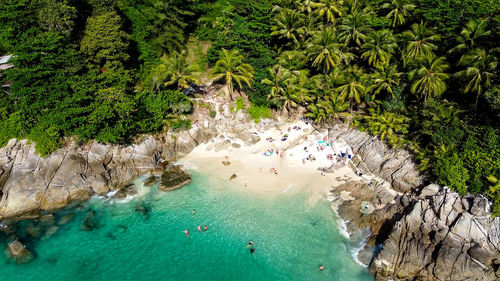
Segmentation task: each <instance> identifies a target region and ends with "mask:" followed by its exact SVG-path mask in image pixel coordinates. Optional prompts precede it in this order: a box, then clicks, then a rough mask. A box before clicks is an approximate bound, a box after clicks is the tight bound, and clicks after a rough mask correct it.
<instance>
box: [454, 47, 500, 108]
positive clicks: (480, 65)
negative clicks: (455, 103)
mask: <svg viewBox="0 0 500 281" xmlns="http://www.w3.org/2000/svg"><path fill="white" fill-rule="evenodd" d="M492 53H493V52H492V51H490V52H486V51H485V50H483V49H474V50H472V51H471V52H470V53H468V54H467V55H465V56H463V57H462V59H461V60H460V61H459V63H458V65H463V66H465V67H466V68H465V69H464V70H462V71H459V72H457V73H455V76H456V77H459V78H462V79H463V80H465V81H466V83H465V85H464V86H463V87H462V89H461V92H462V93H464V94H468V93H476V108H477V104H478V101H479V97H480V96H481V95H482V94H483V93H484V92H485V91H487V90H488V89H489V88H490V87H491V80H492V78H493V76H494V73H495V70H496V68H497V65H498V61H497V57H496V56H495V55H493V54H492Z"/></svg>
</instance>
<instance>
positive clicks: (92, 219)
mask: <svg viewBox="0 0 500 281" xmlns="http://www.w3.org/2000/svg"><path fill="white" fill-rule="evenodd" d="M96 227H98V223H97V218H96V213H95V211H94V210H90V211H89V212H88V213H87V215H85V218H84V219H83V223H82V229H83V230H85V231H91V230H93V229H94V228H96Z"/></svg>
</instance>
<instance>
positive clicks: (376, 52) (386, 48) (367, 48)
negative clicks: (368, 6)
mask: <svg viewBox="0 0 500 281" xmlns="http://www.w3.org/2000/svg"><path fill="white" fill-rule="evenodd" d="M397 47H398V45H397V44H396V38H394V35H392V32H391V31H389V30H387V29H383V30H377V31H374V32H372V33H371V34H370V35H369V37H368V39H367V41H366V43H364V44H363V46H362V47H361V48H362V50H363V51H364V52H363V54H362V55H361V58H362V59H366V60H367V61H368V64H370V65H372V66H374V67H379V66H382V65H384V64H387V63H389V60H390V59H391V57H392V55H393V54H394V52H395V51H396V49H397Z"/></svg>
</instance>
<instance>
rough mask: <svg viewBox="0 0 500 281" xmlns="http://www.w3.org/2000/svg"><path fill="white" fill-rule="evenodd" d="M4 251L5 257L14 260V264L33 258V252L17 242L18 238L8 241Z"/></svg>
mask: <svg viewBox="0 0 500 281" xmlns="http://www.w3.org/2000/svg"><path fill="white" fill-rule="evenodd" d="M5 251H6V254H7V257H8V258H9V259H10V260H13V261H15V263H16V264H22V263H27V262H30V261H31V260H33V258H34V255H33V253H32V252H31V251H30V250H28V249H27V248H26V247H25V246H24V245H23V244H22V243H21V242H19V240H14V241H12V242H10V243H9V245H8V246H7V248H6V249H5Z"/></svg>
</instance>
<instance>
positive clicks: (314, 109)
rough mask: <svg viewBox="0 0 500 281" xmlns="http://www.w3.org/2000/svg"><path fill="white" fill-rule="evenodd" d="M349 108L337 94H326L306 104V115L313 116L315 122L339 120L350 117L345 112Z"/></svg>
mask: <svg viewBox="0 0 500 281" xmlns="http://www.w3.org/2000/svg"><path fill="white" fill-rule="evenodd" d="M348 108H349V103H347V102H346V101H343V100H342V99H341V98H340V96H339V95H337V94H332V95H327V96H325V97H322V98H321V99H319V100H318V101H317V102H316V103H312V104H309V105H308V106H307V110H308V112H307V113H306V116H307V117H310V118H313V119H314V121H315V122H316V123H321V122H325V121H331V120H341V119H345V118H349V117H351V114H349V113H347V112H345V111H346V110H347V109H348Z"/></svg>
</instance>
